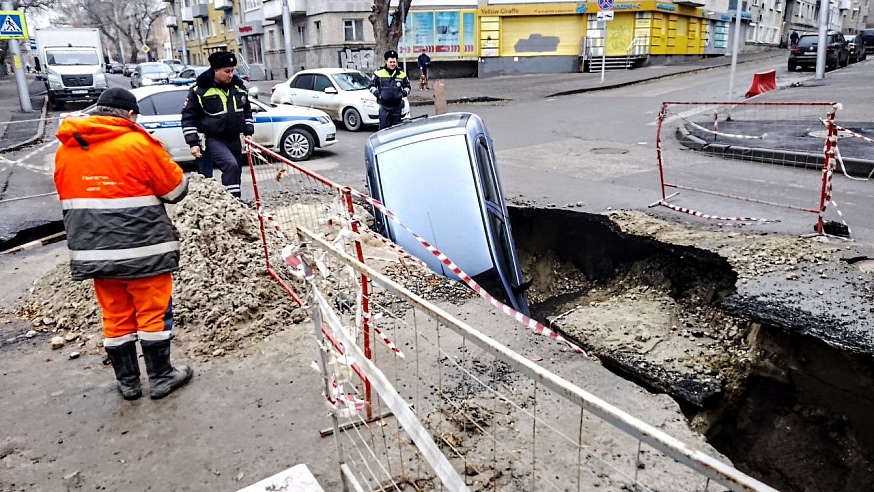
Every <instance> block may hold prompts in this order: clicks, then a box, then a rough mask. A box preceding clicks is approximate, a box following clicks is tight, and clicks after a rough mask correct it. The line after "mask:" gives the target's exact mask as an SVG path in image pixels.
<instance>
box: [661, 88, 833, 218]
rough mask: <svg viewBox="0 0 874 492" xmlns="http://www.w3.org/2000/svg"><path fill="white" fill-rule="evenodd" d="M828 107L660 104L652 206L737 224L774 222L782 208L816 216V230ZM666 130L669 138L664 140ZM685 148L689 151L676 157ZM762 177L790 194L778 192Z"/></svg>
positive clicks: (829, 163) (825, 172)
mask: <svg viewBox="0 0 874 492" xmlns="http://www.w3.org/2000/svg"><path fill="white" fill-rule="evenodd" d="M836 109H837V106H836V105H835V104H834V103H827V102H813V103H781V102H775V103H764V102H739V103H738V102H664V103H662V108H661V111H660V113H659V119H658V130H657V136H656V153H657V158H658V165H659V173H660V178H661V183H660V184H661V198H660V200H659V201H657V202H656V203H654V204H653V205H661V206H665V207H668V208H670V209H672V210H675V211H678V212H682V213H687V214H690V215H694V216H697V217H703V218H707V219H717V220H722V221H738V222H768V221H779V219H780V214H781V213H786V211H787V210H788V211H792V212H802V213H810V214H816V215H817V216H818V221H819V225H818V233H819V234H822V224H823V214H824V213H825V211H826V204H827V203H828V199H827V189H828V188H830V186H831V183H830V178H831V173H830V171H829V169H833V166H834V153H833V152H832V151H830V148H832V147H833V146H834V145H835V139H834V138H830V135H832V132H833V131H834V117H835V111H836ZM672 132H673V133H676V136H677V139H676V140H675V139H666V138H665V137H666V136H667V135H668V134H669V133H672ZM689 148H691V149H694V150H696V151H697V152H695V153H691V154H693V155H691V156H690V155H689V154H690V153H685V154H683V155H681V153H682V152H681V151H682V150H684V149H685V150H688V149H689ZM727 159H730V160H727ZM760 163H768V164H770V165H769V166H761V165H759V164H760ZM753 164H755V165H753ZM809 169H815V170H817V171H820V172H821V173H820V174H814V173H811V172H810V171H809ZM762 181H764V182H778V183H781V184H782V186H783V187H784V188H791V189H792V190H793V192H792V193H787V194H783V195H780V196H778V195H777V194H775V193H774V192H773V189H770V188H767V187H763V186H760V185H759V184H758V183H760V182H762ZM739 202H744V205H740V204H739ZM702 207H709V210H707V211H706V212H705V211H702ZM774 207H778V208H781V209H783V211H782V212H780V211H777V210H776V209H774ZM714 208H715V210H714ZM751 210H752V211H755V212H756V216H750V215H749V213H750V211H751ZM759 213H762V214H765V215H768V214H774V215H773V216H769V217H767V218H766V217H764V216H759V215H758V214H759Z"/></svg>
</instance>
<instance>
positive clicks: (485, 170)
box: [476, 137, 500, 203]
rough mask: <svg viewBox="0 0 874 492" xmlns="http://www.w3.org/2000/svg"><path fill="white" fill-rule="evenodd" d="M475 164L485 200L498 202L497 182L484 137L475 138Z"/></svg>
mask: <svg viewBox="0 0 874 492" xmlns="http://www.w3.org/2000/svg"><path fill="white" fill-rule="evenodd" d="M476 165H477V170H478V171H479V175H480V179H481V180H482V187H483V194H484V195H485V196H484V198H485V200H486V201H487V202H492V203H499V202H500V195H499V192H498V184H497V182H496V180H495V173H494V171H493V169H494V165H493V163H492V156H491V154H490V153H489V146H488V143H487V142H486V139H485V137H479V138H477V140H476Z"/></svg>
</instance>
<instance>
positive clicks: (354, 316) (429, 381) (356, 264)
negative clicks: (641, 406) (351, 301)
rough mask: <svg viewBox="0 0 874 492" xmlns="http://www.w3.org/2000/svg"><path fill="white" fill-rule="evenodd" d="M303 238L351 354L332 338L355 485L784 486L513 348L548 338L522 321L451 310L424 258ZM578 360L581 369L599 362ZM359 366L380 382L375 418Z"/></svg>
mask: <svg viewBox="0 0 874 492" xmlns="http://www.w3.org/2000/svg"><path fill="white" fill-rule="evenodd" d="M299 232H300V234H301V242H300V246H299V247H298V248H296V251H295V253H294V254H292V255H290V256H289V257H288V260H289V261H287V264H289V265H291V266H292V267H293V269H294V270H293V271H294V272H295V274H296V275H297V276H298V277H301V278H305V279H306V280H307V281H308V282H309V284H310V288H311V291H310V294H309V295H310V297H309V299H310V301H311V302H312V308H313V311H312V312H313V320H314V324H315V332H316V336H317V338H320V337H321V334H322V333H323V332H325V333H330V334H331V335H332V336H333V338H334V339H335V340H337V341H338V342H339V345H340V346H341V347H342V349H343V352H342V354H341V353H340V352H339V351H337V350H336V349H335V348H334V347H333V346H332V345H331V344H327V343H325V342H324V341H323V340H320V348H321V360H320V363H319V366H320V369H321V371H322V374H323V377H324V382H325V396H326V398H327V400H328V402H329V406H330V408H331V418H332V430H331V432H326V434H328V433H330V434H333V435H334V438H335V440H336V442H337V448H338V452H339V453H340V462H341V465H342V466H341V469H342V474H343V479H344V483H345V484H346V486H347V488H348V489H352V490H452V491H463V490H507V491H523V490H524V491H530V490H563V491H564V490H594V489H595V488H596V487H603V489H604V490H620V489H621V490H659V491H666V490H678V491H679V490H683V491H689V490H702V491H703V490H724V489H723V487H726V488H728V489H730V490H763V491H765V490H767V491H770V490H773V489H771V488H770V487H768V486H766V485H764V484H762V483H761V482H758V481H756V480H755V479H752V478H750V477H748V476H746V475H744V474H743V473H741V472H739V471H737V470H736V469H734V468H733V467H731V466H730V465H728V464H726V463H723V462H722V461H719V460H717V459H715V458H713V457H711V456H709V455H706V454H704V453H702V452H701V451H698V450H696V449H695V448H694V447H692V446H689V445H688V444H687V443H683V442H681V441H679V440H677V439H675V438H673V437H671V436H669V435H668V434H667V433H665V432H663V431H661V430H659V429H656V428H654V427H652V426H650V425H647V424H646V423H644V422H642V421H640V420H638V419H636V418H635V417H633V416H631V415H629V414H628V413H626V412H623V411H622V410H619V409H618V408H615V407H613V406H612V405H610V404H608V403H606V402H604V401H602V400H600V399H599V398H597V397H595V396H594V395H592V394H590V393H588V392H586V391H585V390H583V389H582V388H580V387H579V386H577V385H575V384H573V383H572V382H570V381H568V380H566V379H564V378H562V377H559V376H558V375H556V374H554V373H552V372H550V371H549V370H547V369H545V368H544V367H541V366H540V365H538V364H536V363H535V362H533V361H532V360H530V359H529V358H526V357H525V356H523V355H521V354H520V353H518V352H516V351H513V350H510V349H509V348H507V346H506V345H505V344H506V343H513V345H514V347H516V346H521V347H523V349H531V347H532V345H529V342H531V339H534V340H544V339H543V338H535V337H530V336H529V335H528V334H527V332H521V333H520V332H517V331H514V329H513V327H512V323H511V322H510V320H509V319H507V320H506V322H505V323H501V322H500V321H501V320H498V321H495V320H494V319H493V318H489V317H488V316H486V318H487V319H489V321H488V322H487V323H485V324H483V325H481V326H480V327H479V329H477V328H474V327H472V326H470V325H469V324H467V323H464V322H462V321H459V320H458V319H457V318H455V317H453V316H451V315H450V314H448V313H447V312H446V311H444V310H443V309H441V308H440V307H438V306H437V305H435V304H434V303H432V302H430V301H428V300H426V299H425V298H424V297H423V296H428V295H431V294H432V292H431V291H430V287H431V286H433V285H434V284H433V283H432V282H431V280H432V279H431V278H430V277H429V275H428V274H427V272H425V271H424V270H420V267H419V266H410V267H409V268H405V267H400V268H399V267H397V266H395V265H390V266H385V267H384V268H382V269H383V270H385V271H386V273H387V274H384V273H381V272H380V271H378V269H379V266H377V267H371V266H368V265H365V264H363V263H361V262H360V261H358V260H357V259H356V258H354V257H353V256H351V255H349V254H347V253H345V252H344V251H343V249H342V248H340V247H337V246H335V245H332V244H330V240H328V239H324V238H322V237H320V236H321V234H318V233H314V232H311V231H307V230H305V229H303V228H301V229H300V230H299ZM393 278H401V279H402V282H403V283H405V284H410V285H412V286H413V287H412V289H415V290H417V291H419V292H420V293H421V295H420V294H416V293H414V292H413V291H412V290H410V289H408V288H406V287H404V286H402V285H401V283H400V282H397V281H395V280H393ZM359 279H364V281H365V282H367V283H368V284H369V285H370V286H371V287H372V289H369V292H370V294H369V295H368V296H367V297H368V300H369V306H370V310H371V311H370V314H369V315H368V318H369V321H370V323H371V327H372V329H373V330H374V332H375V333H377V334H378V336H377V337H374V348H373V351H372V352H371V354H370V355H369V356H366V355H365V354H364V353H363V351H362V350H361V349H360V346H359V339H358V336H357V333H358V330H357V329H356V326H357V325H358V324H359V323H360V322H361V320H362V316H363V314H362V312H361V310H360V309H358V308H356V307H354V306H348V305H343V304H341V303H337V302H336V299H337V298H338V296H339V295H340V294H343V296H345V297H347V298H351V297H353V296H354V295H356V293H359V292H361V291H362V289H361V288H360V286H358V285H356V281H357V280H359ZM331 298H333V300H332V299H331ZM517 326H518V325H517ZM519 328H520V329H521V327H519ZM501 339H503V343H502V342H501ZM526 340H527V341H526ZM547 343H552V342H547ZM533 346H534V347H537V348H538V349H539V350H540V351H545V350H551V349H552V350H556V351H558V350H559V349H561V348H562V345H560V344H555V345H554V346H553V347H542V346H539V345H537V344H536V343H535V345H533ZM564 355H565V356H566V358H565V359H564V360H562V362H561V367H562V369H563V370H567V372H569V373H575V371H578V372H577V373H584V372H585V364H591V362H590V361H587V360H586V359H585V358H584V357H582V356H580V355H578V354H575V353H573V352H572V351H567V352H564ZM353 363H354V364H357V365H358V366H359V367H360V370H361V372H362V373H363V375H364V377H366V378H367V380H368V381H370V382H371V384H372V387H373V389H374V394H373V395H372V399H371V402H372V405H373V409H374V412H375V414H376V417H374V418H368V417H367V415H366V412H365V410H366V407H367V405H368V403H367V401H365V397H364V394H363V393H364V392H363V389H362V388H361V387H360V385H359V384H358V383H357V381H358V379H357V378H355V377H352V376H351V371H350V365H351V364H353Z"/></svg>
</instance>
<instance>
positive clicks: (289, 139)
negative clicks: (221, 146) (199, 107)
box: [131, 86, 337, 163]
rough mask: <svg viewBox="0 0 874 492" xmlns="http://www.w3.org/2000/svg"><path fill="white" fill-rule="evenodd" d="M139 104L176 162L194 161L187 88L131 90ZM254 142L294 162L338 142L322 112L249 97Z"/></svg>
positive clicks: (142, 118) (144, 121) (145, 119)
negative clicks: (185, 114) (185, 109)
mask: <svg viewBox="0 0 874 492" xmlns="http://www.w3.org/2000/svg"><path fill="white" fill-rule="evenodd" d="M131 93H133V94H134V96H136V98H137V103H138V104H139V106H140V116H139V118H138V119H137V123H139V124H140V125H141V126H142V127H143V128H145V129H146V131H148V132H149V133H151V134H152V135H154V136H155V137H156V138H157V139H158V140H160V141H161V143H163V144H164V147H165V148H166V149H167V152H169V153H170V156H171V157H172V158H173V160H174V161H176V162H178V163H184V162H188V161H193V160H194V157H192V156H191V153H190V152H189V150H188V149H189V147H188V144H186V143H185V138H184V137H183V136H182V105H183V103H184V102H185V97H186V96H187V95H188V87H174V86H152V87H141V88H138V89H132V90H131ZM250 101H251V104H252V116H253V118H254V119H255V135H253V137H252V138H253V139H254V140H255V142H257V143H259V144H261V145H263V146H264V147H267V148H268V149H272V150H274V151H277V152H279V153H280V154H282V155H283V156H285V157H287V158H288V159H290V160H293V161H304V160H307V159H309V158H310V156H312V154H313V150H315V149H317V148H325V147H328V146H330V145H334V144H335V143H337V127H336V126H334V122H333V121H331V118H330V117H328V115H327V114H325V113H324V112H322V111H319V110H315V109H310V108H302V107H299V106H287V105H284V106H274V105H272V104H265V103H262V102H260V101H256V100H254V99H250Z"/></svg>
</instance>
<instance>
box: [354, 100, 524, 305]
mask: <svg viewBox="0 0 874 492" xmlns="http://www.w3.org/2000/svg"><path fill="white" fill-rule="evenodd" d="M364 160H365V166H366V174H367V187H368V189H369V190H370V195H371V196H372V197H373V198H375V199H377V200H379V201H381V202H382V203H383V204H384V205H385V206H386V207H387V208H388V209H389V210H391V211H392V213H393V214H395V216H396V217H397V218H398V220H400V221H402V222H403V223H404V224H406V225H407V226H408V227H410V228H411V229H412V230H414V231H416V233H417V234H418V235H420V236H421V237H422V238H424V239H425V240H426V241H427V242H428V243H429V244H431V245H433V246H434V247H436V248H437V249H439V250H440V251H441V252H442V253H443V254H445V255H446V256H448V257H449V258H450V259H451V260H452V261H454V262H455V264H456V265H458V266H459V267H461V269H462V270H464V272H465V273H467V274H468V275H470V276H471V277H473V279H474V280H475V281H476V282H477V283H478V284H480V285H481V286H482V287H483V288H484V289H485V290H486V291H487V292H488V293H490V294H491V295H493V296H494V297H495V298H497V299H499V300H500V301H501V302H503V303H505V304H507V305H509V306H511V307H512V308H513V309H515V310H516V311H519V312H520V313H523V314H528V301H527V300H526V298H525V289H526V288H527V287H528V286H529V285H530V282H525V281H523V280H522V273H521V271H520V267H519V260H518V257H517V255H516V246H515V244H514V243H513V232H512V230H511V228H510V221H509V218H508V214H507V206H506V204H505V202H504V194H503V191H502V190H501V181H500V178H499V177H498V168H497V164H496V162H495V152H494V149H493V147H492V138H491V137H490V136H489V132H488V130H486V126H485V124H484V123H483V121H482V119H480V118H479V116H477V115H475V114H472V113H449V114H444V115H440V116H429V117H427V118H424V119H420V118H416V119H413V120H409V121H406V122H403V123H401V124H399V125H396V126H393V127H391V128H386V129H384V130H380V131H378V132H376V133H374V134H373V135H371V136H370V138H368V139H367V143H366V144H365V147H364ZM373 216H374V226H375V227H374V228H375V229H376V230H377V231H379V232H380V233H382V234H383V235H385V236H386V237H387V238H389V239H391V240H392V241H394V242H395V243H396V244H399V245H400V246H402V247H403V248H404V249H406V250H407V251H408V252H409V253H410V254H412V255H414V256H416V257H417V258H419V259H420V260H422V261H424V262H425V263H427V264H428V267H429V268H431V269H432V270H433V271H434V272H436V273H439V274H442V275H444V276H446V277H449V278H454V279H457V278H458V277H457V276H456V274H455V273H454V271H453V270H451V269H450V268H448V267H447V266H446V265H445V264H444V263H443V262H442V261H440V259H439V258H437V257H436V256H434V255H433V254H432V253H431V252H430V251H428V249H427V248H425V246H423V245H422V244H421V243H420V242H419V241H418V240H416V239H415V238H414V237H413V236H412V235H411V234H410V233H409V232H407V230H406V229H404V228H402V227H400V226H399V225H398V224H396V223H394V222H393V221H391V220H390V219H389V218H388V217H386V216H385V215H384V214H382V213H381V212H379V211H378V210H375V211H374V214H373Z"/></svg>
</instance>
